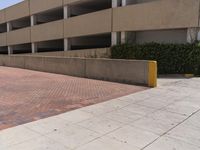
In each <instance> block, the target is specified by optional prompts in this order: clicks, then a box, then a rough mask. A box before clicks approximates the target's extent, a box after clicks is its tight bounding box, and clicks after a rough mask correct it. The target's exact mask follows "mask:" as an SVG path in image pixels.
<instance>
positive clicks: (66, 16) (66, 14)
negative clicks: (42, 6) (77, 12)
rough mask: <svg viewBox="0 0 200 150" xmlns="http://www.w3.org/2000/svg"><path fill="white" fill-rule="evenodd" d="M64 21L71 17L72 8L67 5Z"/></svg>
mask: <svg viewBox="0 0 200 150" xmlns="http://www.w3.org/2000/svg"><path fill="white" fill-rule="evenodd" d="M63 9H64V19H67V18H69V17H70V15H71V14H70V8H69V6H68V5H66V6H64V8H63Z"/></svg>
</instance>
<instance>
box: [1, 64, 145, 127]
mask: <svg viewBox="0 0 200 150" xmlns="http://www.w3.org/2000/svg"><path fill="white" fill-rule="evenodd" d="M144 89H146V88H145V87H140V86H131V85H125V84H118V83H111V82H105V81H97V80H90V79H83V78H76V77H71V76H64V75H56V74H50V73H42V72H36V71H29V70H23V69H15V68H7V67H0V130H2V129H6V128H9V127H13V126H17V125H20V124H24V123H28V122H32V121H35V120H38V119H41V118H46V117H50V116H53V115H57V114H60V113H64V112H66V111H69V110H73V109H77V108H81V107H84V106H87V105H91V104H95V103H99V102H103V101H106V100H109V99H113V98H117V97H120V96H124V95H127V94H130V93H134V92H138V91H141V90H144Z"/></svg>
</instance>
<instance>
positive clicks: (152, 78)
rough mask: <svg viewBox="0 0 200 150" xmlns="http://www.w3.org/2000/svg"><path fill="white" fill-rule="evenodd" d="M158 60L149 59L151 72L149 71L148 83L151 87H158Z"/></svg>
mask: <svg viewBox="0 0 200 150" xmlns="http://www.w3.org/2000/svg"><path fill="white" fill-rule="evenodd" d="M157 74H158V69H157V62H156V61H149V72H148V85H149V87H157Z"/></svg>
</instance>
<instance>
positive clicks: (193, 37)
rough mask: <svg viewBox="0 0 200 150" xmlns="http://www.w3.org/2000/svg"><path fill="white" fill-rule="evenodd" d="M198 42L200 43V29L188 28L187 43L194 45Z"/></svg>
mask: <svg viewBox="0 0 200 150" xmlns="http://www.w3.org/2000/svg"><path fill="white" fill-rule="evenodd" d="M196 41H200V28H188V30H187V42H188V43H194V42H196Z"/></svg>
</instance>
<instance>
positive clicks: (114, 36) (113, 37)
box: [111, 32, 117, 46]
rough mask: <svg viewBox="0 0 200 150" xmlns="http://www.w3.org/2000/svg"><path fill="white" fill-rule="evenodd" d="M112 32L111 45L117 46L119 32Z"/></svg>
mask: <svg viewBox="0 0 200 150" xmlns="http://www.w3.org/2000/svg"><path fill="white" fill-rule="evenodd" d="M111 34H112V35H111V38H112V39H111V46H115V45H117V32H112V33H111Z"/></svg>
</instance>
